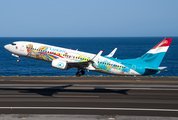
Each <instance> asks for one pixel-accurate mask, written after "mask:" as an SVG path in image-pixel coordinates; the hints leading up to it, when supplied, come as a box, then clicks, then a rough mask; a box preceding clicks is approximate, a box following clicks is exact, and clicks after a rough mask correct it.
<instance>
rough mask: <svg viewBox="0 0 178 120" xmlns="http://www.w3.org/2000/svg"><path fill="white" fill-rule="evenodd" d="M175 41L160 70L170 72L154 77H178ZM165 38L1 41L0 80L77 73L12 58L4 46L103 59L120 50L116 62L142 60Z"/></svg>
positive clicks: (71, 38)
mask: <svg viewBox="0 0 178 120" xmlns="http://www.w3.org/2000/svg"><path fill="white" fill-rule="evenodd" d="M170 38H173V41H172V43H171V45H170V47H169V49H168V51H167V53H166V55H165V57H164V59H163V61H162V63H161V65H160V66H167V70H168V71H162V72H161V73H160V74H156V75H153V76H178V54H177V53H178V37H170ZM163 39H164V37H0V53H1V54H0V76H75V74H76V72H77V69H75V68H71V69H69V70H60V69H56V68H53V67H51V63H50V62H45V61H40V60H35V59H29V58H25V57H21V58H20V62H19V63H18V62H16V60H17V58H16V57H14V56H12V54H11V53H10V52H8V51H7V50H5V49H4V45H6V44H10V43H12V42H14V41H31V42H39V43H44V44H49V45H54V46H59V47H64V48H68V49H73V50H78V51H83V52H89V53H94V54H97V53H98V52H99V51H100V50H104V52H103V53H102V55H108V54H109V53H110V52H111V51H112V50H113V49H114V48H115V47H118V50H117V51H116V53H115V55H114V58H118V59H131V58H138V57H140V56H142V55H143V54H145V53H146V52H147V51H149V50H150V49H151V48H153V47H154V46H155V45H156V44H158V43H159V42H160V41H162V40H163ZM85 75H91V76H93V75H94V76H101V75H102V76H108V74H104V73H98V72H92V71H89V72H88V71H86V73H85Z"/></svg>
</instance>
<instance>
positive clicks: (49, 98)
mask: <svg viewBox="0 0 178 120" xmlns="http://www.w3.org/2000/svg"><path fill="white" fill-rule="evenodd" d="M11 80H12V79H8V81H6V80H5V81H3V82H1V84H0V113H1V114H7V113H8V114H67V115H68V114H72V115H74V114H75V115H136V116H171V117H177V116H178V85H177V84H174V85H172V84H169V85H168V84H136V83H135V84H134V83H132V84H128V83H127V84H125V83H124V84H120V83H117V84H116V83H115V84H113V83H110V84H105V83H102V82H101V83H100V84H99V83H85V84H84V82H83V83H80V82H78V83H77V82H74V84H72V83H71V82H69V83H68V84H67V83H64V82H62V83H55V84H54V83H53V82H51V83H50V82H39V81H38V83H37V84H34V83H33V82H34V81H33V82H29V81H28V82H25V81H24V82H22V81H21V83H20V84H19V81H18V82H15V81H13V82H12V81H11ZM39 83H40V84H39Z"/></svg>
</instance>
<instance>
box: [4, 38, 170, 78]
mask: <svg viewBox="0 0 178 120" xmlns="http://www.w3.org/2000/svg"><path fill="white" fill-rule="evenodd" d="M171 42H172V39H171V38H165V39H164V40H163V41H161V42H160V43H159V44H157V45H156V46H155V47H153V48H152V49H151V50H149V51H148V52H147V53H145V54H144V55H143V56H141V57H139V58H135V59H124V60H121V59H115V58H112V57H113V55H114V53H115V52H116V50H117V48H115V49H114V50H113V51H112V52H111V53H110V54H109V55H106V56H101V54H102V52H103V51H100V52H99V53H98V54H91V53H86V52H81V51H78V50H71V49H66V48H61V47H56V46H51V45H46V44H41V43H35V42H26V41H18V42H13V43H12V44H8V45H5V46H4V48H5V49H6V50H8V51H9V52H11V53H12V55H13V56H15V57H18V59H17V61H18V62H19V61H20V56H23V57H28V58H33V59H38V60H44V61H49V62H51V65H52V67H54V68H58V69H62V70H67V69H70V68H77V69H78V71H77V73H76V75H77V76H81V75H84V74H85V70H88V71H90V70H91V71H97V72H102V73H107V74H113V75H134V76H136V75H152V74H157V73H159V72H160V71H164V69H165V68H166V67H159V66H160V64H161V61H162V59H163V58H164V56H165V53H166V52H167V50H168V48H169V46H170V44H171Z"/></svg>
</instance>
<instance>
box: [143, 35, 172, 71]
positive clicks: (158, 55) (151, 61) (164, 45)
mask: <svg viewBox="0 0 178 120" xmlns="http://www.w3.org/2000/svg"><path fill="white" fill-rule="evenodd" d="M171 42H172V38H165V39H164V40H163V41H161V42H160V43H158V44H157V45H156V46H155V47H153V48H152V49H151V50H149V51H148V52H147V53H145V54H144V55H143V56H141V57H140V59H142V60H144V61H145V63H146V66H149V67H151V68H158V67H159V65H160V64H161V61H162V59H163V58H164V55H165V53H166V52H167V50H168V48H169V46H170V44H171Z"/></svg>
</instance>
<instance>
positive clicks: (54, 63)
mask: <svg viewBox="0 0 178 120" xmlns="http://www.w3.org/2000/svg"><path fill="white" fill-rule="evenodd" d="M51 66H52V67H54V68H58V69H61V70H67V69H68V68H69V66H68V64H67V61H64V60H60V59H56V60H53V61H52V63H51Z"/></svg>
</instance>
